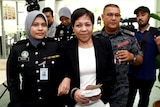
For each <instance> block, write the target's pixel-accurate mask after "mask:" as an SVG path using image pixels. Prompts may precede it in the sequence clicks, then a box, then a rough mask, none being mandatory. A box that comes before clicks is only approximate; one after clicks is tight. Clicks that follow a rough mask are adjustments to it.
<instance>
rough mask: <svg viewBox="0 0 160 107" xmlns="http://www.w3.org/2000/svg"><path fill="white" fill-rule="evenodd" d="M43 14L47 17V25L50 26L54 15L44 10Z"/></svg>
mask: <svg viewBox="0 0 160 107" xmlns="http://www.w3.org/2000/svg"><path fill="white" fill-rule="evenodd" d="M44 14H45V16H46V17H47V20H48V25H49V26H50V25H51V24H52V23H53V21H54V17H53V16H52V15H51V12H44Z"/></svg>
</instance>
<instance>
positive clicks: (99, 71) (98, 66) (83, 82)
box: [61, 8, 115, 107]
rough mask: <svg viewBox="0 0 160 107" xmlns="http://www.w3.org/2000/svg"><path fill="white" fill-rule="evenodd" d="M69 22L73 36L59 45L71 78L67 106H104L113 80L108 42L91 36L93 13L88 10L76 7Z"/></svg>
mask: <svg viewBox="0 0 160 107" xmlns="http://www.w3.org/2000/svg"><path fill="white" fill-rule="evenodd" d="M71 23H72V27H73V30H74V32H75V34H76V38H73V39H71V40H70V41H67V42H64V43H62V46H61V58H62V59H63V61H62V62H63V64H62V65H63V68H64V71H66V76H67V77H69V78H70V79H71V89H70V92H69V93H70V97H71V99H72V100H71V102H70V106H71V107H72V106H73V107H104V106H105V104H106V103H107V102H108V101H109V97H110V94H111V91H112V85H113V84H114V81H115V71H114V62H113V53H112V48H111V43H110V41H109V40H108V39H102V38H96V37H94V36H92V31H93V25H94V15H93V13H92V12H91V11H89V10H87V9H85V8H78V9H76V10H75V11H74V12H73V14H72V15H71ZM88 85H89V86H90V85H91V87H89V88H88V87H87V86H88ZM95 85H96V86H95ZM86 92H88V93H90V94H86Z"/></svg>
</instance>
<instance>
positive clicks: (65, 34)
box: [55, 24, 74, 42]
mask: <svg viewBox="0 0 160 107" xmlns="http://www.w3.org/2000/svg"><path fill="white" fill-rule="evenodd" d="M73 37H74V32H73V29H72V26H71V25H69V26H64V25H63V24H60V25H58V26H57V29H56V33H55V40H57V41H60V42H63V41H68V40H70V39H72V38H73Z"/></svg>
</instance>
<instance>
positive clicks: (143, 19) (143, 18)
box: [136, 11, 150, 27]
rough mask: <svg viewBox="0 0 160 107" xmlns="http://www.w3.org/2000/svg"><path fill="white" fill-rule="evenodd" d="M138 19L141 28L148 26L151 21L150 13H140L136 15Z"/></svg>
mask: <svg viewBox="0 0 160 107" xmlns="http://www.w3.org/2000/svg"><path fill="white" fill-rule="evenodd" d="M136 18H137V22H138V24H139V26H140V27H144V26H146V25H147V24H148V21H149V18H150V17H149V13H147V12H143V11H139V12H138V13H137V14H136Z"/></svg>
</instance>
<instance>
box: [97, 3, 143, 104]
mask: <svg viewBox="0 0 160 107" xmlns="http://www.w3.org/2000/svg"><path fill="white" fill-rule="evenodd" d="M102 19H103V22H104V27H103V29H102V31H100V32H96V33H95V34H94V35H95V36H97V37H104V38H109V39H110V41H111V44H112V50H113V54H114V62H115V64H116V66H115V67H116V84H115V85H114V89H113V92H112V93H111V94H112V95H111V98H110V107H125V106H126V104H127V99H128V92H129V82H128V75H127V74H128V71H129V64H132V65H135V66H136V65H139V64H141V63H142V61H143V53H142V52H141V51H140V47H139V45H138V42H137V40H136V38H135V37H134V33H132V32H130V31H128V30H124V29H121V28H120V25H119V23H120V21H121V14H120V8H119V6H118V5H116V4H108V5H106V6H105V7H104V10H103V14H102Z"/></svg>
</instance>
